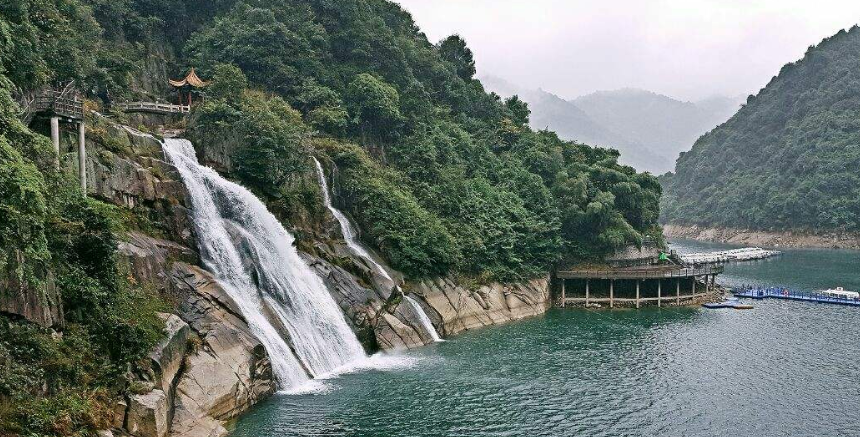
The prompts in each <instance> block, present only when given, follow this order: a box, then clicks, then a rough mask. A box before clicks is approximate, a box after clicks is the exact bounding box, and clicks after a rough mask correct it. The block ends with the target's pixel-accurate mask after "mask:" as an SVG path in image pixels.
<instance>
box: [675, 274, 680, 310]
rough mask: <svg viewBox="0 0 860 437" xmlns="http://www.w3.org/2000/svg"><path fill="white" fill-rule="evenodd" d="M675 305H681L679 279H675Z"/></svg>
mask: <svg viewBox="0 0 860 437" xmlns="http://www.w3.org/2000/svg"><path fill="white" fill-rule="evenodd" d="M675 305H681V280H680V279H676V280H675Z"/></svg>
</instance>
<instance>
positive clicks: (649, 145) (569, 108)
mask: <svg viewBox="0 0 860 437" xmlns="http://www.w3.org/2000/svg"><path fill="white" fill-rule="evenodd" d="M481 82H482V83H483V84H484V86H485V87H486V88H487V90H488V91H493V92H495V93H497V94H499V95H501V96H502V97H510V96H512V95H514V94H516V95H519V96H520V98H521V99H523V100H525V101H526V102H528V104H529V108H530V109H531V111H532V113H531V119H530V124H531V126H532V127H533V128H535V129H545V128H549V129H550V130H554V131H556V132H557V133H558V135H559V136H560V137H562V138H564V139H567V140H577V141H580V142H583V143H586V144H590V145H596V146H603V147H612V148H614V149H617V150H618V151H620V152H621V162H623V163H624V164H628V165H632V166H633V167H636V168H637V169H639V170H643V171H650V172H652V173H654V174H662V173H665V172H668V171H672V170H673V169H674V166H675V160H676V159H677V158H678V154H679V153H681V152H684V151H687V150H690V148H691V147H692V145H693V143H694V142H695V141H696V139H698V137H699V136H701V135H702V134H704V133H706V132H708V131H709V130H711V129H713V128H714V127H716V126H717V125H719V124H721V123H723V122H724V121H726V120H728V119H729V117H731V116H732V114H734V113H735V112H736V111H737V110H738V108H739V107H740V103H741V101H742V100H743V99H742V98H740V97H738V98H730V97H722V96H716V97H712V98H709V99H705V100H701V101H697V102H685V101H680V100H677V99H673V98H671V97H668V96H664V95H661V94H657V93H653V92H651V91H646V90H640V89H634V88H625V89H620V90H614V91H598V92H595V93H592V94H588V95H584V96H581V97H577V98H575V99H572V100H565V99H563V98H561V97H559V96H557V95H555V94H552V93H549V92H547V91H544V90H541V89H527V88H522V87H519V86H517V85H515V84H512V83H510V82H508V81H506V80H504V79H501V78H499V77H495V76H484V77H482V78H481Z"/></svg>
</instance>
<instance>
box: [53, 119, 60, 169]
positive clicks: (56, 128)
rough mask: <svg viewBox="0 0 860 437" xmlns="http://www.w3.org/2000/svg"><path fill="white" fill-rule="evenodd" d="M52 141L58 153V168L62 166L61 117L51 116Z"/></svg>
mask: <svg viewBox="0 0 860 437" xmlns="http://www.w3.org/2000/svg"><path fill="white" fill-rule="evenodd" d="M51 143H53V144H54V154H55V155H57V168H59V167H60V117H51Z"/></svg>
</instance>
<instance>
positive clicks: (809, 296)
mask: <svg viewBox="0 0 860 437" xmlns="http://www.w3.org/2000/svg"><path fill="white" fill-rule="evenodd" d="M734 295H735V296H737V297H748V298H752V299H765V298H773V299H788V300H799V301H806V302H817V303H833V304H839V305H851V306H858V307H860V299H855V298H850V297H836V296H828V295H825V294H823V293H821V292H815V291H801V290H792V289H789V288H782V287H766V288H742V289H741V290H739V291H735V292H734Z"/></svg>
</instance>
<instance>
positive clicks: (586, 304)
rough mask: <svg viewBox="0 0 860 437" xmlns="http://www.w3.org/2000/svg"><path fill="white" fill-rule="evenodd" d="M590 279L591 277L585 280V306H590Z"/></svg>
mask: <svg viewBox="0 0 860 437" xmlns="http://www.w3.org/2000/svg"><path fill="white" fill-rule="evenodd" d="M589 281H590V280H589V279H586V280H585V306H588V291H589V290H588V283H589Z"/></svg>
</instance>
